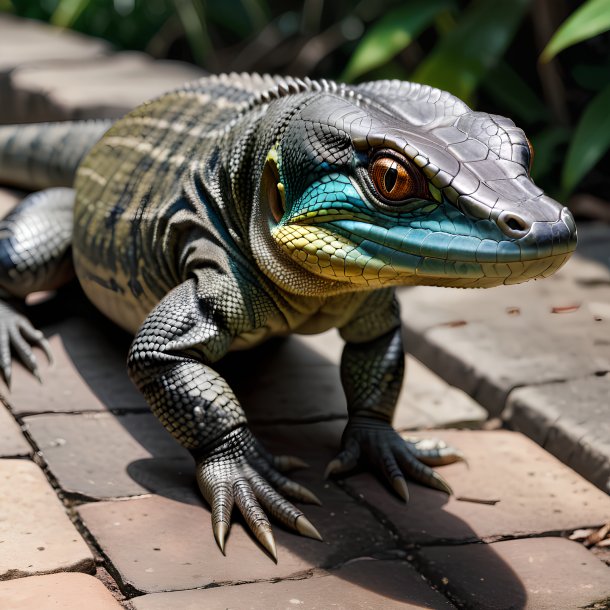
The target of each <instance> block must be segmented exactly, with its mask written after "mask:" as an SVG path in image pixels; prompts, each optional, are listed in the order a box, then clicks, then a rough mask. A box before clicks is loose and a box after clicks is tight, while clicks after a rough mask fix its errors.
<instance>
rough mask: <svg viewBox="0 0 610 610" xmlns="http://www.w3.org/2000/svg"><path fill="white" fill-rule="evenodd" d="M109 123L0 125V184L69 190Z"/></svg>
mask: <svg viewBox="0 0 610 610" xmlns="http://www.w3.org/2000/svg"><path fill="white" fill-rule="evenodd" d="M112 123H113V121H111V120H96V121H67V122H62V123H32V124H24V125H0V184H3V185H6V186H15V187H19V188H24V189H27V190H38V189H43V188H49V187H54V186H72V183H73V181H74V175H75V173H76V168H77V167H78V165H79V163H80V162H81V160H82V159H83V157H84V156H85V155H86V154H87V153H88V152H89V150H90V149H91V147H92V146H93V145H94V144H95V143H96V142H97V141H98V140H99V139H100V138H101V137H102V135H103V134H104V133H105V132H106V131H107V130H108V129H109V128H110V126H111V125H112Z"/></svg>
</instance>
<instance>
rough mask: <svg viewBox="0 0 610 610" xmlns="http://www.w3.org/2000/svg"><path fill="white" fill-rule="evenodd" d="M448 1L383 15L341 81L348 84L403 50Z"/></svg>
mask: <svg viewBox="0 0 610 610" xmlns="http://www.w3.org/2000/svg"><path fill="white" fill-rule="evenodd" d="M450 6H453V1H452V0H412V1H411V2H408V3H405V4H404V5H403V6H399V7H397V8H395V9H394V10H392V11H390V12H388V13H386V14H385V15H384V16H383V17H382V18H381V19H379V21H377V22H376V23H375V24H374V25H373V26H372V27H371V28H370V29H369V31H368V32H367V33H366V34H365V35H364V37H363V38H362V40H361V41H360V44H359V45H358V47H357V48H356V50H355V51H354V54H353V55H352V57H351V59H350V61H349V63H348V64H347V67H346V68H345V70H344V71H343V74H342V75H341V80H344V81H352V80H354V79H355V78H357V77H358V76H361V75H362V74H365V73H366V72H369V71H371V70H373V69H374V68H378V67H379V66H382V65H383V64H385V63H387V62H388V61H390V59H392V58H393V57H394V56H395V55H396V54H397V53H399V52H400V51H402V50H403V49H404V48H406V47H407V46H408V45H409V44H410V43H411V42H412V41H413V39H415V38H416V37H417V36H418V35H419V34H420V32H422V31H423V30H424V29H425V28H426V27H428V26H429V25H430V24H431V23H432V21H433V20H434V18H435V17H436V15H437V14H438V13H439V12H440V11H442V10H444V9H447V8H448V7H450Z"/></svg>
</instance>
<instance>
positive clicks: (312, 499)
mask: <svg viewBox="0 0 610 610" xmlns="http://www.w3.org/2000/svg"><path fill="white" fill-rule="evenodd" d="M292 491H294V492H295V493H296V494H297V495H298V496H300V497H299V500H301V501H302V502H306V503H307V504H317V505H318V506H322V502H321V501H320V498H318V496H316V494H314V493H313V492H312V491H309V489H307V487H303V486H302V485H299V484H298V483H295V484H294V489H293V490H292Z"/></svg>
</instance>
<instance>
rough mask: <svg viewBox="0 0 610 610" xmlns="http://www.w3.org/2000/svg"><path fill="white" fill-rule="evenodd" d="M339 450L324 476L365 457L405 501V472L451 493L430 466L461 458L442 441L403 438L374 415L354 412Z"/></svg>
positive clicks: (340, 470) (350, 466)
mask: <svg viewBox="0 0 610 610" xmlns="http://www.w3.org/2000/svg"><path fill="white" fill-rule="evenodd" d="M342 447H343V448H342V450H341V452H340V453H339V455H338V456H337V457H336V458H335V459H334V460H332V461H331V462H330V463H329V464H328V466H327V468H326V473H325V476H326V477H327V478H328V477H329V476H331V475H336V474H342V473H345V472H348V471H350V470H352V469H353V468H355V467H356V465H357V463H358V461H359V460H360V458H361V457H362V456H365V457H367V458H368V459H369V460H370V462H371V463H372V464H374V465H375V466H376V467H377V468H378V469H379V470H380V471H381V472H382V474H383V476H384V477H385V479H386V480H387V481H388V483H390V485H391V486H392V488H393V489H394V491H395V492H396V493H397V494H398V495H399V496H400V497H401V498H402V499H403V500H404V501H405V502H407V501H408V500H409V491H408V488H407V482H406V480H405V475H407V476H409V477H410V478H412V479H414V480H415V481H417V482H418V483H421V484H423V485H426V486H428V487H432V488H434V489H438V490H440V491H444V492H445V493H448V494H451V493H452V490H451V487H450V486H449V484H448V483H447V482H446V481H445V479H443V477H441V475H439V474H438V473H437V472H435V471H434V470H432V468H430V466H439V465H443V464H450V463H452V462H457V461H462V460H463V459H464V457H463V455H462V453H461V452H460V451H458V450H457V449H453V448H451V447H449V446H448V445H447V444H446V443H444V442H443V441H438V440H429V439H419V438H413V437H410V438H408V439H403V438H402V437H401V436H400V435H399V434H398V432H396V430H394V428H392V426H391V425H390V424H389V423H387V422H385V421H381V420H378V419H374V418H371V417H365V416H357V417H353V418H351V419H350V421H349V423H348V424H347V427H346V428H345V432H344V433H343V439H342Z"/></svg>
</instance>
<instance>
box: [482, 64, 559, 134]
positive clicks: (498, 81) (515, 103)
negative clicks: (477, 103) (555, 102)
mask: <svg viewBox="0 0 610 610" xmlns="http://www.w3.org/2000/svg"><path fill="white" fill-rule="evenodd" d="M482 87H483V89H484V90H485V91H486V92H487V94H488V95H489V96H490V97H491V98H492V99H493V100H494V102H495V103H496V104H498V106H500V108H502V109H506V110H507V111H508V114H510V115H511V116H513V117H518V118H519V119H522V120H524V121H526V122H527V123H535V122H536V121H542V120H544V119H545V118H546V117H547V116H548V110H547V109H546V107H545V105H544V104H543V103H542V102H541V101H540V98H539V97H538V96H537V95H536V94H535V93H534V91H533V90H532V88H531V87H530V86H529V85H528V84H527V83H526V82H525V81H524V80H523V79H522V78H521V76H520V75H519V74H518V73H517V72H516V71H515V70H513V68H511V67H510V66H509V65H508V64H507V63H506V62H505V61H501V62H500V63H499V64H498V65H497V66H496V67H495V68H493V69H492V70H491V71H490V72H489V74H488V76H487V78H486V79H485V80H483V82H482Z"/></svg>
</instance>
